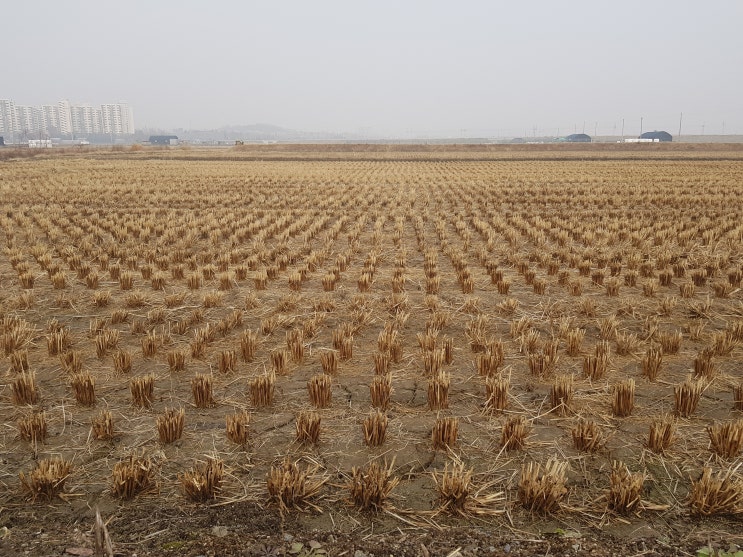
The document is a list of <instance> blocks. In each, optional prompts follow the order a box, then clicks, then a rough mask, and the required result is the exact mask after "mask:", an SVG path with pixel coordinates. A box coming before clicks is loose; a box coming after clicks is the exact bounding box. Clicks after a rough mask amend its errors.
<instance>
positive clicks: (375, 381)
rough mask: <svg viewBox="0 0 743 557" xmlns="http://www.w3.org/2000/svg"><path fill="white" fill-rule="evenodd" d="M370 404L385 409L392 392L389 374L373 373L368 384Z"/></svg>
mask: <svg viewBox="0 0 743 557" xmlns="http://www.w3.org/2000/svg"><path fill="white" fill-rule="evenodd" d="M369 394H370V396H371V404H372V406H373V407H374V408H379V409H380V410H387V408H388V407H389V405H390V395H391V394H392V379H391V377H390V376H389V375H375V376H374V377H373V378H372V382H371V384H370V385H369Z"/></svg>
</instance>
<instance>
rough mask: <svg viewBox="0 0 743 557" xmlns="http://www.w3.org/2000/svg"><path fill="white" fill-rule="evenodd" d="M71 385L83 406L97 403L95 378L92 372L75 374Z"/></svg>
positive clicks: (78, 401) (77, 399) (76, 398)
mask: <svg viewBox="0 0 743 557" xmlns="http://www.w3.org/2000/svg"><path fill="white" fill-rule="evenodd" d="M70 385H71V386H72V391H73V392H74V393H75V400H76V401H77V403H78V404H80V405H81V406H93V405H94V404H95V379H94V378H93V376H92V375H90V373H80V374H76V375H73V376H72V379H71V381H70Z"/></svg>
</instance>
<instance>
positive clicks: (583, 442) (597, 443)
mask: <svg viewBox="0 0 743 557" xmlns="http://www.w3.org/2000/svg"><path fill="white" fill-rule="evenodd" d="M572 434H573V445H574V446H575V448H576V449H577V450H579V451H581V452H584V453H595V452H596V451H599V450H600V449H601V448H602V447H603V446H604V443H606V440H605V439H604V434H603V432H602V431H601V428H600V427H599V426H598V425H597V424H596V422H594V421H593V420H584V419H582V418H581V419H580V420H579V421H578V423H577V424H576V425H575V427H574V428H573V430H572Z"/></svg>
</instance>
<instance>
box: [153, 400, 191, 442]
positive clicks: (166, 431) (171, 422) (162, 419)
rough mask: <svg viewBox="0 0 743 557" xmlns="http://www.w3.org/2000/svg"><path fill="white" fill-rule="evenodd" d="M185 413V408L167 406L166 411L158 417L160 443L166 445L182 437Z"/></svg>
mask: <svg viewBox="0 0 743 557" xmlns="http://www.w3.org/2000/svg"><path fill="white" fill-rule="evenodd" d="M185 415H186V411H185V410H184V409H183V408H179V409H178V410H176V409H174V408H166V409H165V413H163V414H161V415H159V416H158V417H157V436H158V439H159V441H160V443H162V444H164V445H165V444H168V443H173V442H175V441H177V440H178V439H180V438H181V436H182V435H183V424H184V422H185V419H184V418H185Z"/></svg>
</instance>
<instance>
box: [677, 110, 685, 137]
mask: <svg viewBox="0 0 743 557" xmlns="http://www.w3.org/2000/svg"><path fill="white" fill-rule="evenodd" d="M683 119H684V113H683V112H682V113H681V116H679V135H678V136H679V138H680V137H681V121H682V120H683Z"/></svg>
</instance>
